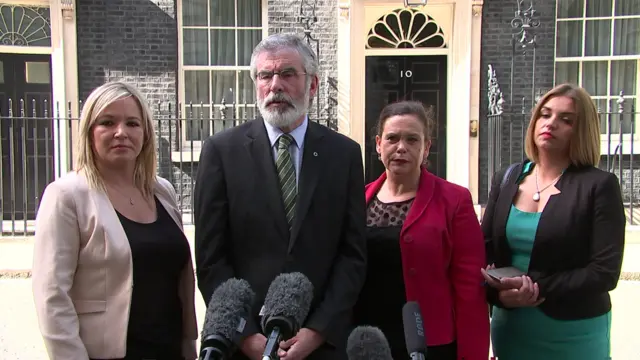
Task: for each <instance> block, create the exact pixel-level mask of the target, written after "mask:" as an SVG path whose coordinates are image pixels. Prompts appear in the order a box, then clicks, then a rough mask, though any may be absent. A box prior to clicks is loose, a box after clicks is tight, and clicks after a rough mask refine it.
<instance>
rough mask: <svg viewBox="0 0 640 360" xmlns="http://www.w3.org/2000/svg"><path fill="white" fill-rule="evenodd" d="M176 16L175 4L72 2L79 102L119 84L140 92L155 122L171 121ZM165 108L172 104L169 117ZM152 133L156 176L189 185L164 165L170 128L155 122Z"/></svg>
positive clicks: (146, 0)
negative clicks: (156, 153)
mask: <svg viewBox="0 0 640 360" xmlns="http://www.w3.org/2000/svg"><path fill="white" fill-rule="evenodd" d="M175 14H176V3H175V0H154V1H149V0H109V1H104V0H82V1H79V2H77V21H78V24H77V37H78V82H79V84H78V85H79V92H80V99H81V100H84V99H86V98H87V96H88V95H89V93H90V92H91V91H92V90H93V89H94V88H96V87H97V86H100V85H102V84H103V83H105V82H106V81H113V80H123V81H126V82H129V83H132V84H134V85H135V86H136V87H138V89H140V91H141V92H142V93H143V94H144V96H145V97H146V98H147V100H148V102H149V104H150V105H151V107H152V110H153V112H154V116H155V117H156V118H157V119H167V118H169V117H172V115H174V113H175V104H176V101H177V69H178V35H177V23H176V16H175ZM160 104H162V105H161V106H160ZM168 104H172V107H171V110H172V111H169V105H168ZM156 127H157V129H156V130H157V131H158V132H160V135H161V139H160V144H159V146H160V156H159V173H160V175H161V176H163V177H166V178H168V179H170V180H172V181H173V182H174V183H175V184H178V183H180V181H179V180H180V178H181V177H185V179H186V181H183V183H189V181H188V179H189V178H188V176H186V175H184V174H185V173H188V172H190V171H183V170H181V169H178V168H176V167H175V166H173V165H172V164H171V162H170V161H169V156H168V153H169V152H170V151H171V145H170V144H169V138H170V135H169V133H170V132H171V134H172V142H175V138H176V137H175V134H176V127H175V122H171V123H170V122H167V121H165V122H162V123H158V122H156ZM187 170H190V169H187ZM177 190H178V191H179V192H180V189H177ZM187 190H188V189H187Z"/></svg>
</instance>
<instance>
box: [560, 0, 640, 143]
mask: <svg viewBox="0 0 640 360" xmlns="http://www.w3.org/2000/svg"><path fill="white" fill-rule="evenodd" d="M587 1H588V0H584V1H583V4H582V6H583V9H582V14H583V16H581V17H572V18H560V19H559V18H558V10H559V6H560V4H559V1H557V2H556V22H555V31H554V36H555V37H554V47H553V54H554V63H553V83H554V84H556V65H557V64H558V63H561V62H577V63H578V84H577V85H578V86H583V85H582V67H583V65H584V63H585V62H589V61H607V73H608V74H609V75H610V74H611V61H616V60H635V61H636V63H637V65H636V69H637V72H638V73H639V75H638V76H636V94H635V95H627V94H624V104H623V106H624V111H625V113H627V112H630V111H631V106H632V104H633V105H634V108H635V112H636V113H637V112H638V111H640V110H638V105H640V54H639V55H610V56H574V57H562V58H558V57H557V45H558V44H557V42H558V23H560V22H571V21H581V22H582V39H581V40H582V53H583V54H584V51H585V45H586V44H585V42H586V23H587V21H586V20H611V40H612V41H611V53H613V46H614V41H613V37H614V35H615V32H614V29H615V20H619V19H640V14H639V15H616V14H615V3H616V1H624V0H614V1H612V2H611V6H612V9H611V16H599V17H586V16H585V15H586V7H587ZM591 1H593V0H591ZM611 90H612V89H611V81H607V94H609V95H599V96H592V98H593V99H594V100H613V101H614V102H615V101H616V100H617V99H618V98H619V94H616V95H611ZM616 91H617V90H616ZM601 110H602V111H604V112H609V113H615V112H618V108H617V105H616V106H615V107H614V108H612V109H601ZM607 110H608V111H607ZM638 121H640V117H637V118H636V123H635V131H634V132H633V133H631V134H623V135H622V154H624V155H628V154H631V142H632V141H631V140H633V154H640V123H638ZM619 138H620V135H619V134H618V133H617V132H615V133H611V142H610V143H609V140H608V134H601V136H600V153H601V154H602V155H607V154H609V149H608V148H607V147H608V146H609V147H610V153H611V155H614V152H615V151H616V147H617V146H618V144H619Z"/></svg>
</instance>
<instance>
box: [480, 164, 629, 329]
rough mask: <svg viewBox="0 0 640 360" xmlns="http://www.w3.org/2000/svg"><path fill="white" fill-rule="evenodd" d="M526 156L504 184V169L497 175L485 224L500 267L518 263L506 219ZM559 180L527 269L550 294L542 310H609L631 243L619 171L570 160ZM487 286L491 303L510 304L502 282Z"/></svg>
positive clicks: (573, 313)
mask: <svg viewBox="0 0 640 360" xmlns="http://www.w3.org/2000/svg"><path fill="white" fill-rule="evenodd" d="M524 164H526V162H525V163H522V164H519V165H517V166H516V167H515V168H514V169H513V171H512V173H511V174H510V175H509V179H508V180H507V183H506V185H505V186H504V188H503V189H502V190H500V181H501V180H502V178H503V175H504V171H501V172H498V173H497V174H496V175H495V176H494V177H493V181H492V186H491V193H490V195H489V197H490V199H489V202H488V204H487V208H486V211H485V214H484V218H483V220H482V230H483V232H484V235H485V241H486V242H487V255H488V263H489V264H491V263H495V265H496V267H505V266H510V265H511V248H510V247H509V244H508V243H507V238H506V223H507V218H508V216H509V212H510V209H511V205H512V204H513V200H514V199H515V196H516V195H517V193H518V188H519V184H518V183H517V180H518V178H519V177H520V176H519V175H520V174H521V173H522V169H523V166H524ZM556 188H558V190H559V191H560V193H559V194H556V195H552V196H551V198H550V199H549V202H548V203H547V204H546V206H545V208H544V210H543V211H542V215H541V216H540V222H539V223H538V230H537V233H536V238H535V240H534V244H533V249H532V251H531V260H530V263H529V271H528V276H529V277H531V279H532V280H533V281H534V282H537V283H538V286H539V289H540V292H539V297H541V298H545V299H546V300H545V301H544V302H543V303H542V304H540V305H539V307H540V310H541V311H543V312H544V313H545V314H547V315H548V316H550V317H552V318H556V319H563V320H577V319H583V318H590V317H595V316H598V315H602V314H605V313H607V312H608V311H609V310H610V309H611V299H610V296H609V291H611V290H613V289H614V288H615V287H616V286H617V283H618V278H619V277H620V272H621V268H622V254H623V251H624V236H625V224H626V219H625V214H624V208H623V205H622V196H621V193H620V186H619V185H618V178H617V177H616V176H615V175H614V174H612V173H610V172H606V171H602V170H600V169H597V168H595V167H591V166H588V167H586V166H585V167H576V166H570V167H569V168H568V169H567V170H566V171H565V173H564V175H562V177H561V178H560V180H559V181H558V182H557V183H556ZM487 294H488V298H489V302H490V303H491V304H493V305H497V306H499V307H503V308H504V306H503V304H501V303H500V301H499V300H498V292H497V291H495V289H489V291H488V292H487Z"/></svg>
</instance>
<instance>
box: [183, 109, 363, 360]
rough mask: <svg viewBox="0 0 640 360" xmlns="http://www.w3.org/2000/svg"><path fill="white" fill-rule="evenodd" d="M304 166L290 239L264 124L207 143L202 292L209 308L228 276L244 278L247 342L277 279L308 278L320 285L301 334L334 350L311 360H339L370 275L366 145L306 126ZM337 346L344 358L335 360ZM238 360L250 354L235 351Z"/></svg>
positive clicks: (199, 237)
mask: <svg viewBox="0 0 640 360" xmlns="http://www.w3.org/2000/svg"><path fill="white" fill-rule="evenodd" d="M301 165H302V168H301V171H300V179H299V182H298V202H297V205H296V216H295V219H294V224H293V226H292V230H291V231H289V228H288V224H287V220H286V216H285V212H284V205H283V201H282V197H281V195H280V185H279V181H278V177H277V173H276V168H275V162H274V160H273V153H272V150H271V146H270V142H269V138H268V135H267V130H266V128H265V124H264V122H263V120H262V119H257V120H253V121H250V122H247V123H245V124H242V125H240V126H238V127H235V128H232V129H229V130H227V131H224V132H221V133H218V134H215V135H214V136H212V137H210V138H208V139H207V140H206V141H205V143H204V145H203V149H202V152H201V155H200V162H199V164H198V172H197V177H196V187H195V191H194V203H195V207H194V212H195V252H196V256H195V260H196V273H197V279H198V287H199V288H200V292H201V293H202V296H203V298H204V300H205V301H206V302H207V303H208V301H209V299H210V298H211V295H212V294H213V291H214V290H215V289H216V287H218V286H219V285H220V284H221V283H223V282H224V281H226V280H228V279H229V278H231V277H237V278H242V279H245V280H247V281H248V282H249V284H250V285H251V287H252V289H253V291H254V292H255V293H256V302H255V303H254V306H253V317H252V318H251V319H249V321H248V323H247V327H246V329H245V333H244V335H245V336H248V335H251V334H255V333H257V332H261V331H260V323H259V319H260V318H259V316H258V313H259V311H260V308H261V306H262V304H263V301H264V296H265V295H266V292H267V290H268V288H269V285H270V284H271V282H272V281H273V280H274V278H275V277H276V276H278V275H279V274H281V273H289V272H301V273H303V274H304V275H306V276H307V277H308V278H309V280H310V281H311V283H312V284H313V286H314V297H313V302H312V305H311V311H310V313H309V316H308V317H307V320H306V322H305V323H304V324H303V327H307V328H310V329H314V330H316V331H319V332H320V333H321V334H322V335H324V337H325V339H326V341H327V343H328V344H327V343H325V344H323V346H321V347H320V349H318V351H316V352H315V353H314V354H312V356H311V357H310V358H309V359H327V360H328V359H333V358H340V356H342V353H343V352H344V346H345V344H346V338H347V336H348V333H347V331H348V328H349V325H350V324H349V323H350V318H351V309H352V307H353V305H354V304H355V302H356V299H357V298H358V295H359V292H360V289H361V287H362V285H363V283H364V279H365V273H366V240H365V234H364V232H365V200H364V190H363V189H364V171H363V166H362V157H361V150H360V146H359V145H358V144H357V143H356V142H354V141H353V140H351V139H349V138H347V137H346V136H344V135H341V134H339V133H337V132H334V131H332V130H330V129H328V128H326V127H324V126H322V125H319V124H317V123H314V122H312V121H309V123H308V127H307V131H306V134H305V140H304V148H303V153H302V164H301ZM336 347H337V348H339V349H340V351H339V352H340V354H333V352H334V351H333V349H335V348H336ZM339 355H340V356H339ZM234 359H244V356H243V355H242V354H240V351H238V353H237V354H236V355H235V356H234Z"/></svg>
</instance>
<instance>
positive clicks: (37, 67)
mask: <svg viewBox="0 0 640 360" xmlns="http://www.w3.org/2000/svg"><path fill="white" fill-rule="evenodd" d="M0 66H1V69H0V70H1V71H2V75H3V76H2V77H0V142H1V143H2V146H1V149H0V150H1V151H2V152H1V155H2V169H1V171H2V173H1V175H2V181H1V182H0V186H1V188H0V193H1V194H2V199H1V200H0V201H1V202H0V212H1V213H2V218H3V220H5V221H6V220H13V219H15V220H25V219H26V220H31V219H34V218H35V212H36V209H37V204H38V199H40V197H41V196H42V192H43V191H44V188H45V186H46V185H47V184H48V183H49V182H50V181H52V180H53V133H52V131H53V126H52V125H53V120H52V118H53V117H52V106H51V57H50V56H49V55H30V54H29V55H26V54H0Z"/></svg>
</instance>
